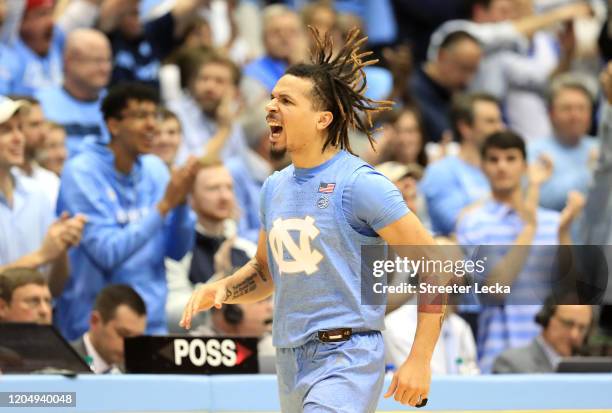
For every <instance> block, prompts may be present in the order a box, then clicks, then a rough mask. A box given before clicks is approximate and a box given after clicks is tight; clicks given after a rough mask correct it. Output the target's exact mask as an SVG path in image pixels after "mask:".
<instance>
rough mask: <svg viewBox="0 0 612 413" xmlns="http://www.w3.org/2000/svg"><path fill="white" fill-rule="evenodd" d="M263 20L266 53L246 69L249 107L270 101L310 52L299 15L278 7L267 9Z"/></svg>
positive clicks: (243, 87)
mask: <svg viewBox="0 0 612 413" xmlns="http://www.w3.org/2000/svg"><path fill="white" fill-rule="evenodd" d="M262 20H263V40H264V47H265V50H266V54H265V55H264V56H262V57H260V58H259V59H255V60H253V61H252V62H251V63H249V64H247V65H246V66H245V67H244V79H243V83H242V85H241V89H242V95H243V96H244V97H245V99H247V106H248V107H251V106H254V105H257V104H258V103H259V102H261V101H262V100H268V98H269V96H270V92H272V89H273V88H274V85H275V84H276V82H277V81H278V79H280V78H281V77H282V76H283V74H284V73H285V70H287V68H288V67H289V66H290V65H292V64H295V63H299V62H300V61H302V60H303V59H304V57H305V52H306V42H307V40H306V35H305V33H304V28H303V26H302V22H301V20H300V17H299V16H298V14H297V13H296V12H294V11H293V10H291V9H289V8H288V7H286V6H283V5H279V4H275V5H271V6H268V7H266V8H265V9H264V10H263V15H262Z"/></svg>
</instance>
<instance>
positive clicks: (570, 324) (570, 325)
mask: <svg viewBox="0 0 612 413" xmlns="http://www.w3.org/2000/svg"><path fill="white" fill-rule="evenodd" d="M554 318H556V319H557V320H559V322H560V323H561V325H562V326H563V327H564V328H566V329H567V330H572V329H574V328H576V329H578V332H579V333H580V334H584V333H586V332H587V330H588V329H589V326H588V325H586V324H581V323H577V322H575V321H574V320H568V319H567V318H561V317H559V316H558V315H556V316H555V317H554Z"/></svg>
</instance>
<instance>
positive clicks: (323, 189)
mask: <svg viewBox="0 0 612 413" xmlns="http://www.w3.org/2000/svg"><path fill="white" fill-rule="evenodd" d="M335 187H336V184H335V183H329V184H326V183H325V182H321V183H320V184H319V193H321V194H331V193H332V192H334V188H335Z"/></svg>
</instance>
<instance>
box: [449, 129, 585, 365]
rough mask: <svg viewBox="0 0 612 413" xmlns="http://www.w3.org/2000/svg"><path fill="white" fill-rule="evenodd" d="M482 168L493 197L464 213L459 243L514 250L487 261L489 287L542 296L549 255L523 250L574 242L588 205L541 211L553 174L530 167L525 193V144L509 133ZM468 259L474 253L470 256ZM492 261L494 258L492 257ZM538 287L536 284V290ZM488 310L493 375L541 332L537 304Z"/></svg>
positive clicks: (485, 354) (486, 345) (484, 361)
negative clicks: (501, 361) (575, 225)
mask: <svg viewBox="0 0 612 413" xmlns="http://www.w3.org/2000/svg"><path fill="white" fill-rule="evenodd" d="M482 169H483V171H484V173H485V175H486V177H487V179H488V181H489V184H490V187H491V195H492V196H491V198H490V199H486V200H483V201H481V202H478V203H476V204H473V205H471V206H470V207H468V208H466V210H465V211H463V212H462V215H461V217H460V218H459V220H458V224H457V232H456V235H457V242H458V244H460V245H464V246H474V247H477V246H482V245H497V246H504V245H511V247H509V248H508V249H507V250H504V252H503V255H501V254H500V255H501V256H500V257H495V259H496V261H495V262H492V261H493V260H491V259H489V262H487V266H488V267H491V268H492V269H491V270H490V271H488V273H487V274H485V276H486V280H485V281H486V282H488V283H492V282H497V283H499V284H501V285H506V286H512V292H513V294H512V295H511V296H510V297H515V298H516V297H520V296H521V295H520V294H521V292H527V293H528V294H529V295H530V296H538V295H542V294H541V293H543V292H544V291H545V290H546V289H547V287H550V285H548V286H547V285H546V283H547V281H548V283H550V273H549V270H548V268H549V267H548V266H547V265H546V263H547V262H548V261H545V260H550V250H549V249H545V248H543V247H540V249H537V250H534V251H533V252H532V253H526V252H528V251H529V249H527V248H525V246H532V245H556V244H566V245H569V244H571V243H572V240H571V236H570V226H571V224H572V222H573V220H574V219H575V217H576V216H577V215H578V214H579V213H580V210H581V209H582V207H583V205H584V199H583V197H582V196H581V195H580V194H579V193H573V194H572V195H571V196H569V197H568V202H567V206H566V207H565V209H564V210H563V211H562V212H561V213H559V212H557V211H552V210H547V209H544V208H540V207H538V202H539V188H540V186H541V185H542V183H543V182H544V181H546V179H548V177H549V176H550V174H551V172H552V167H551V165H550V164H548V163H544V162H542V163H538V164H534V165H532V166H531V168H530V169H529V174H528V178H529V179H528V180H529V183H528V186H527V189H526V190H525V192H523V188H522V180H523V177H524V175H525V173H526V172H527V154H526V149H525V142H524V141H523V139H522V138H521V137H520V136H518V135H516V134H515V133H513V132H510V131H502V132H497V133H494V134H492V135H490V136H489V137H488V138H487V139H486V140H485V142H484V145H483V147H482ZM468 256H471V253H470V252H469V251H468ZM491 258H493V257H491ZM534 283H536V284H537V285H536V286H534ZM522 304H523V305H499V306H491V307H485V308H483V310H482V311H481V313H480V314H479V319H478V337H477V342H478V351H479V365H480V369H481V371H483V372H486V373H488V372H490V371H491V367H492V365H493V361H494V360H495V358H496V357H497V356H498V355H499V354H500V353H501V352H503V351H504V350H506V349H507V348H512V347H519V346H523V345H525V344H527V343H528V342H529V341H530V340H531V339H533V338H534V337H535V336H536V335H537V334H538V332H539V329H538V326H537V325H536V324H535V323H534V322H533V316H534V314H535V313H536V312H537V311H538V307H536V306H533V305H525V302H524V301H523V302H522Z"/></svg>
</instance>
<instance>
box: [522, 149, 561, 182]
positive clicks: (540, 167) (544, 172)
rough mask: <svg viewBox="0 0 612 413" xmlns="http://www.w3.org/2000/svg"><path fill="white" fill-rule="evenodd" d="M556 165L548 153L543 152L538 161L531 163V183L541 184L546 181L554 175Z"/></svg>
mask: <svg viewBox="0 0 612 413" xmlns="http://www.w3.org/2000/svg"><path fill="white" fill-rule="evenodd" d="M554 166H555V165H554V163H553V160H552V158H551V157H550V156H548V155H546V154H542V156H540V157H539V158H538V160H537V161H536V162H534V163H532V164H531V165H529V171H528V173H527V176H528V178H529V185H537V186H540V185H542V184H543V183H544V182H546V181H547V180H548V179H549V178H550V177H551V176H552V173H553V170H554Z"/></svg>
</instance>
